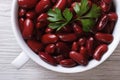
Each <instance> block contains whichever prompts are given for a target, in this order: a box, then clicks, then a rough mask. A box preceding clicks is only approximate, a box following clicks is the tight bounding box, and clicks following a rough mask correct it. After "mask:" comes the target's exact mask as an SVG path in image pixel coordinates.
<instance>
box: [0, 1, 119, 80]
mask: <svg viewBox="0 0 120 80" xmlns="http://www.w3.org/2000/svg"><path fill="white" fill-rule="evenodd" d="M11 4H12V0H0V80H120V44H119V46H118V47H117V49H116V50H115V51H114V53H113V54H112V56H111V57H110V58H109V59H108V60H107V61H105V62H104V63H103V64H102V65H100V66H98V67H96V68H95V69H92V70H90V71H86V72H83V73H76V74H62V73H56V72H52V71H49V70H47V69H44V68H42V67H41V66H39V65H37V64H36V63H34V62H33V61H32V60H30V61H29V62H28V63H27V64H26V65H25V66H24V67H23V68H22V69H20V70H16V68H14V67H13V66H12V65H11V64H10V63H11V61H12V60H14V58H15V57H17V56H18V55H19V53H20V52H21V51H22V50H21V48H20V47H19V45H18V44H17V42H16V40H15V37H14V35H13V32H12V28H11V20H10V19H11V15H10V14H11V13H10V12H11Z"/></svg>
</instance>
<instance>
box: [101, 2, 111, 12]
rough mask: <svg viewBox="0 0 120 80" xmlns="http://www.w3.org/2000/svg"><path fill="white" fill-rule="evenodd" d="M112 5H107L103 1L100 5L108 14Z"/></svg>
mask: <svg viewBox="0 0 120 80" xmlns="http://www.w3.org/2000/svg"><path fill="white" fill-rule="evenodd" d="M110 6H111V5H110V4H106V3H105V2H103V1H101V3H100V7H101V10H102V11H103V12H104V13H106V12H108V11H109V10H110Z"/></svg>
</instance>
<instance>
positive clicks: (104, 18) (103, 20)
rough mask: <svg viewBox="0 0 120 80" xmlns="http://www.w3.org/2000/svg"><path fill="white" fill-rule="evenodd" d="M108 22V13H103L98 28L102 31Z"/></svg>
mask: <svg viewBox="0 0 120 80" xmlns="http://www.w3.org/2000/svg"><path fill="white" fill-rule="evenodd" d="M107 23H108V16H107V15H103V16H102V17H101V19H100V21H99V22H98V24H97V30H98V31H100V30H102V29H103V28H104V27H105V26H106V24H107Z"/></svg>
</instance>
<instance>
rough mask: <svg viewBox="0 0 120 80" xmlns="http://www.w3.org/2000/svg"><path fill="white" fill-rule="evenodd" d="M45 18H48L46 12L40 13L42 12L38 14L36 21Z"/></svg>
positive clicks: (44, 19)
mask: <svg viewBox="0 0 120 80" xmlns="http://www.w3.org/2000/svg"><path fill="white" fill-rule="evenodd" d="M47 18H48V15H47V14H46V13H42V14H40V15H39V16H38V18H37V21H38V22H41V21H46V20H47Z"/></svg>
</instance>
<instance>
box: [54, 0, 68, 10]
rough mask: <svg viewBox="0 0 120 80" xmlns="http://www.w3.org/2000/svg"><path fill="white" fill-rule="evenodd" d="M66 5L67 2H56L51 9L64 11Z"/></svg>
mask: <svg viewBox="0 0 120 80" xmlns="http://www.w3.org/2000/svg"><path fill="white" fill-rule="evenodd" d="M66 5H67V0H58V1H57V3H56V4H55V6H54V7H53V9H55V8H59V9H61V10H64V9H65V7H66Z"/></svg>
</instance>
